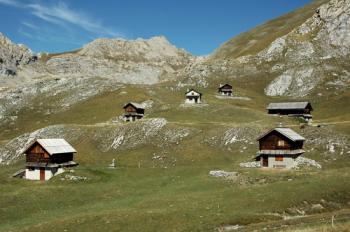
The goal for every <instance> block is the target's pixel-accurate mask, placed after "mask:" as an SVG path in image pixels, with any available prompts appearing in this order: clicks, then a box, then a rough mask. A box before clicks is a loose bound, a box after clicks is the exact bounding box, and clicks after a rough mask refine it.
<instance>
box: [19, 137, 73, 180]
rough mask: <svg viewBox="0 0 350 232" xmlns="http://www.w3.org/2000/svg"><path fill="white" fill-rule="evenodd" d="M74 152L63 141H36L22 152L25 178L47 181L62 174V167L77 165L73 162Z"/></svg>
mask: <svg viewBox="0 0 350 232" xmlns="http://www.w3.org/2000/svg"><path fill="white" fill-rule="evenodd" d="M75 153H76V150H75V149H74V148H73V147H72V146H71V145H70V144H69V143H68V142H67V141H66V140H64V139H37V140H35V141H34V142H33V143H32V144H30V145H29V146H28V148H27V149H26V150H25V151H24V154H25V157H26V171H25V178H26V179H28V180H49V179H50V178H52V177H53V176H55V175H57V174H60V173H62V172H64V169H63V168H64V167H72V166H76V165H78V164H77V163H75V162H74V161H73V156H74V154H75Z"/></svg>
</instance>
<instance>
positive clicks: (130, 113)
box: [123, 102, 145, 122]
mask: <svg viewBox="0 0 350 232" xmlns="http://www.w3.org/2000/svg"><path fill="white" fill-rule="evenodd" d="M123 108H124V110H125V113H124V116H123V118H124V121H126V122H133V121H136V120H139V119H141V118H143V116H144V115H145V107H144V106H143V105H142V104H139V103H135V102H129V103H127V104H125V105H124V107H123Z"/></svg>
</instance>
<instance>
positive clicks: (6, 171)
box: [0, 80, 350, 231]
mask: <svg viewBox="0 0 350 232" xmlns="http://www.w3.org/2000/svg"><path fill="white" fill-rule="evenodd" d="M236 81H237V82H236V83H235V84H236V86H239V87H237V89H236V91H237V93H239V94H240V95H241V96H246V97H249V98H251V99H252V100H250V101H248V100H228V99H225V100H224V99H217V98H216V97H215V89H216V87H215V86H216V84H213V85H211V86H210V87H209V88H208V89H203V91H202V90H201V91H202V92H203V94H204V95H203V96H204V98H203V99H204V101H205V103H206V104H208V105H207V106H203V107H194V108H184V107H181V103H182V102H183V95H184V91H185V89H182V90H179V91H174V92H173V91H169V90H168V89H167V85H168V84H160V85H157V86H154V87H146V88H145V87H142V86H126V88H123V89H121V90H117V91H115V92H109V93H104V94H101V95H99V96H96V97H94V98H91V99H88V100H86V101H84V102H81V103H79V104H77V105H74V106H72V108H70V109H69V110H67V111H66V112H64V113H63V112H62V113H58V114H53V115H49V116H47V115H45V114H43V113H38V112H37V111H35V110H31V109H27V111H26V113H25V114H20V115H21V116H20V117H19V118H18V121H17V123H16V124H15V125H13V126H11V125H9V126H8V128H7V130H8V131H6V130H2V133H1V138H2V139H3V140H6V141H7V140H9V139H11V138H13V137H15V136H18V135H19V134H21V133H23V132H30V131H32V130H35V129H38V128H42V127H45V126H48V125H52V124H65V125H67V126H68V127H72V128H73V127H75V128H84V129H86V131H85V134H84V135H82V137H81V138H80V139H79V140H78V141H77V142H74V143H73V145H74V146H75V147H76V149H77V150H78V151H79V153H78V154H77V157H76V160H77V161H78V162H79V163H80V165H79V166H78V167H77V168H75V169H74V170H75V172H74V173H70V174H72V175H78V176H85V177H87V178H89V180H87V181H67V180H61V177H64V176H65V175H66V174H67V173H65V174H63V175H61V176H57V177H55V178H54V179H52V180H50V181H49V182H45V183H39V182H35V181H34V182H33V181H26V180H22V179H13V178H9V175H11V174H12V173H14V172H15V171H17V170H18V169H20V168H21V167H22V166H23V161H19V162H18V163H16V164H14V165H10V166H7V167H1V170H0V183H1V191H0V205H1V207H0V221H1V222H2V223H0V231H46V230H50V231H62V230H63V231H64V230H67V231H97V230H107V231H213V230H214V229H215V228H218V227H220V226H222V225H235V224H239V225H246V226H249V224H251V223H253V224H254V223H258V222H264V223H265V222H271V223H272V222H277V221H281V218H282V216H278V215H276V214H272V213H280V214H282V213H283V212H286V211H288V210H289V209H290V208H293V207H299V208H303V207H304V205H303V204H304V203H303V202H305V201H306V202H308V204H309V205H311V204H317V203H319V202H320V201H321V199H324V200H325V201H326V202H329V205H327V207H325V209H324V210H321V211H317V210H314V211H310V212H308V213H310V214H314V213H325V212H329V211H332V210H338V209H339V208H346V207H347V206H346V204H347V202H348V201H350V199H349V196H348V192H349V191H350V186H349V185H348V184H347V182H348V178H349V173H350V172H349V168H348V167H349V164H350V163H349V160H348V159H347V158H346V157H344V156H343V157H342V156H337V160H336V161H331V162H324V161H323V159H324V158H325V157H324V156H323V155H321V154H319V152H318V150H315V151H309V152H308V154H307V156H308V157H310V158H313V159H316V160H317V161H319V162H321V163H322V165H323V169H321V170H313V169H305V170H304V169H303V170H300V171H263V170H253V169H243V168H240V167H239V165H238V164H239V163H240V162H244V161H248V160H250V159H251V158H252V157H253V155H254V154H255V152H256V149H257V145H256V144H255V143H253V144H246V147H247V148H246V150H244V152H241V150H242V146H241V145H239V144H237V145H232V146H229V147H226V146H223V145H213V144H210V142H208V141H206V139H208V138H210V137H215V136H220V135H222V133H223V132H224V131H226V130H227V129H229V128H235V127H247V128H262V129H264V128H265V129H268V128H270V127H273V126H275V125H276V123H277V122H279V121H283V122H284V123H285V124H286V125H291V126H292V127H293V128H294V129H296V130H297V131H300V130H299V129H298V126H299V122H298V121H297V120H294V119H290V118H276V117H271V116H268V115H266V113H265V110H264V108H265V106H266V104H267V102H269V101H271V100H274V99H270V98H266V97H263V94H262V93H261V91H256V90H257V88H258V87H257V86H253V85H252V86H251V88H246V87H245V86H244V85H245V84H244V83H240V80H236ZM255 88H256V89H255ZM123 91H124V92H127V94H121V92H123ZM130 96H133V99H132V100H136V101H143V100H148V99H152V100H153V101H154V105H153V107H152V109H150V110H148V111H147V117H146V118H153V117H164V118H166V119H167V121H168V124H167V126H166V127H168V128H179V127H186V128H190V129H192V130H195V131H196V132H195V133H193V134H191V136H190V137H187V138H186V139H184V140H182V141H181V142H180V143H179V144H170V145H167V146H165V147H162V146H157V143H158V142H157V141H158V140H156V141H152V142H149V143H148V144H146V145H141V146H136V147H134V148H132V149H122V150H110V151H107V152H103V151H101V149H100V148H99V142H98V141H96V140H94V139H93V137H94V135H95V132H96V131H100V130H111V131H113V130H114V129H115V128H117V127H118V125H111V126H106V125H103V124H99V123H102V122H105V121H107V120H109V119H111V118H114V117H117V116H118V115H120V114H121V113H122V109H121V107H122V105H123V104H124V103H125V102H127V101H128V100H130ZM318 106H319V105H316V107H315V108H316V111H315V113H316V112H319V111H321V109H319V108H318ZM43 107H45V106H43ZM339 107H340V108H341V107H342V105H341V104H340V105H339ZM317 114H319V115H321V114H320V113H317ZM334 115H336V114H332V115H330V117H328V116H327V118H329V119H330V120H331V121H332V116H334ZM145 120H147V119H145ZM106 127H107V128H106ZM160 136H162V135H160ZM307 149H310V147H308V148H307ZM153 154H157V155H165V156H166V159H165V160H164V161H159V160H157V161H153V160H152V156H153ZM112 158H117V165H118V169H116V170H110V169H108V168H107V165H108V164H109V163H110V162H111V160H112ZM174 160H176V162H173V161H174ZM139 167H140V168H139ZM214 169H223V170H228V171H238V172H239V173H240V179H239V181H236V182H234V181H225V180H223V179H216V178H213V177H209V176H208V172H209V171H210V170H214ZM288 179H291V181H288ZM247 228H249V227H247Z"/></svg>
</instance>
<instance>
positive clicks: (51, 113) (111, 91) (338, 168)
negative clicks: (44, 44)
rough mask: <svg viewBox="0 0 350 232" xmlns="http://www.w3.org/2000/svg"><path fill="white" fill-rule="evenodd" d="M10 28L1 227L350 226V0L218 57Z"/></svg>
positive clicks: (291, 17) (244, 37)
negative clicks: (53, 45) (59, 42)
mask: <svg viewBox="0 0 350 232" xmlns="http://www.w3.org/2000/svg"><path fill="white" fill-rule="evenodd" d="M0 2H1V1H0ZM5 2H6V1H5ZM228 30H229V28H228ZM2 33H3V34H1V33H0V231H13V232H15V231H16V232H17V231H18V232H20V231H22V232H24V231H35V232H41V231H43V232H44V231H143V232H146V231H149V232H151V231H152V232H153V231H219V232H224V231H287V232H289V231H300V232H316V231H327V232H328V231H350V91H349V90H350V1H349V0H315V1H311V2H310V3H309V4H307V5H305V6H303V7H301V8H298V9H296V10H294V11H292V12H290V13H288V14H285V15H282V16H280V17H278V18H275V19H273V20H270V21H267V22H265V23H263V24H261V25H258V26H257V27H255V28H253V29H251V30H249V31H247V32H244V33H241V34H239V35H238V36H235V37H233V38H232V39H229V38H228V39H229V40H228V41H227V42H225V43H223V44H222V45H221V46H219V47H218V48H217V49H216V50H215V51H214V52H213V53H211V54H210V55H208V56H195V55H192V54H191V53H190V52H187V51H186V50H184V49H179V48H177V47H176V46H175V45H173V44H171V43H170V42H169V41H168V40H167V38H166V37H165V36H155V37H151V38H149V39H135V40H128V39H118V38H98V39H95V40H93V41H92V42H90V43H87V44H85V45H84V46H82V47H81V48H79V49H76V50H73V51H67V52H63V53H46V52H41V53H35V52H33V51H32V50H31V49H29V48H28V47H27V46H25V45H22V44H16V43H15V42H12V40H14V39H13V38H11V39H10V38H9V36H7V35H5V33H4V32H2ZM271 103H272V104H271Z"/></svg>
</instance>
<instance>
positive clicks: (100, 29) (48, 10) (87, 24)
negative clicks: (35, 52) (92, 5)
mask: <svg viewBox="0 0 350 232" xmlns="http://www.w3.org/2000/svg"><path fill="white" fill-rule="evenodd" d="M0 4H5V5H10V6H13V7H17V8H26V9H29V12H30V13H31V14H32V15H34V16H36V17H38V18H40V19H41V20H44V21H46V22H49V23H52V24H56V25H59V26H61V27H65V28H68V27H69V26H72V25H75V26H77V27H80V28H81V29H83V30H85V31H87V32H90V33H93V34H94V35H96V36H112V37H117V36H118V37H125V36H124V35H123V33H120V32H118V31H115V30H113V29H111V28H108V27H106V26H105V25H103V24H102V22H101V21H99V20H98V19H95V18H93V17H91V16H89V15H88V14H86V13H84V12H78V11H74V10H72V9H70V8H69V7H68V6H67V5H66V4H65V3H64V2H58V3H57V4H55V5H40V4H34V3H33V4H20V3H19V2H18V1H16V0H0ZM22 24H23V25H24V26H26V27H29V28H31V29H33V30H35V29H38V28H39V27H38V26H35V25H33V24H30V23H26V22H25V23H22Z"/></svg>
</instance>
